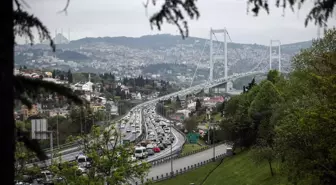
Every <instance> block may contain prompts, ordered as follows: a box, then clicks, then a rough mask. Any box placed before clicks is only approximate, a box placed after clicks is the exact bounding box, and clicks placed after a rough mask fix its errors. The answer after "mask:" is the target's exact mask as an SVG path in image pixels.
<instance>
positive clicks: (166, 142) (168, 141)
mask: <svg viewBox="0 0 336 185" xmlns="http://www.w3.org/2000/svg"><path fill="white" fill-rule="evenodd" d="M163 143H164V144H166V145H171V143H172V142H171V141H170V140H167V139H166V140H164V141H163Z"/></svg>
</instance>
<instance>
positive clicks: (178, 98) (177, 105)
mask: <svg viewBox="0 0 336 185" xmlns="http://www.w3.org/2000/svg"><path fill="white" fill-rule="evenodd" d="M176 107H177V108H180V107H181V100H180V97H179V96H176Z"/></svg>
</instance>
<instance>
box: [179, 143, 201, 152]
mask: <svg viewBox="0 0 336 185" xmlns="http://www.w3.org/2000/svg"><path fill="white" fill-rule="evenodd" d="M201 148H202V146H200V145H199V144H185V145H184V146H183V149H182V154H184V153H189V152H192V151H195V150H198V149H201Z"/></svg>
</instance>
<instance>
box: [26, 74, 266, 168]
mask: <svg viewBox="0 0 336 185" xmlns="http://www.w3.org/2000/svg"><path fill="white" fill-rule="evenodd" d="M257 73H263V72H260V71H255V72H247V73H242V74H235V75H232V76H229V77H228V78H226V79H225V78H221V79H217V80H214V81H213V82H207V83H204V84H199V85H196V86H193V87H190V88H186V89H184V90H181V91H178V92H175V93H172V94H169V95H165V96H162V97H159V98H155V99H153V100H150V101H147V102H144V103H142V104H139V105H137V106H136V107H134V108H132V110H131V111H132V112H134V111H136V110H141V109H143V108H145V107H148V106H150V105H155V104H156V103H157V102H158V101H159V100H164V99H168V98H170V97H175V96H177V95H179V96H182V95H186V94H189V93H192V92H195V91H199V90H201V89H204V88H209V87H214V86H216V85H219V84H221V83H224V82H227V81H232V80H234V79H237V78H240V77H243V76H248V75H251V74H257ZM136 114H140V116H139V118H140V119H141V118H142V116H141V111H139V113H133V114H132V115H129V118H130V119H129V121H128V123H127V125H126V126H127V127H125V128H129V127H130V123H131V121H130V120H132V118H134V117H136V116H135V115H136ZM126 117H127V116H126ZM140 121H141V120H140ZM140 123H141V122H140ZM141 130H142V129H141ZM140 134H141V133H139V134H136V137H138V136H139V135H140ZM132 136H133V137H132ZM126 138H127V139H128V138H130V140H134V135H132V132H131V133H129V134H126V136H125V139H126ZM177 144H180V143H177ZM176 146H178V145H173V148H174V147H175V148H176ZM78 149H79V148H78V147H73V148H70V149H66V150H62V151H61V152H60V153H63V156H62V161H71V160H74V159H75V157H76V156H77V155H78V154H79V153H80V151H78ZM70 151H73V152H70ZM69 152H70V153H69ZM167 155H168V154H167ZM160 156H161V155H160ZM163 156H164V155H163V154H162V157H163ZM37 164H38V165H41V164H42V165H43V164H47V165H48V164H50V160H47V161H45V163H43V162H38V163H37ZM28 165H32V164H28ZM43 166H44V165H43Z"/></svg>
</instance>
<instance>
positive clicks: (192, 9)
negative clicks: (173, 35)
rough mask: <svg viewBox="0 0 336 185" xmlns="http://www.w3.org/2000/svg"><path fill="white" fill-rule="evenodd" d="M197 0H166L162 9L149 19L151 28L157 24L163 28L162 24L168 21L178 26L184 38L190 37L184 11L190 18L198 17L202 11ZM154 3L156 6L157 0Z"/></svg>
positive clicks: (159, 27)
mask: <svg viewBox="0 0 336 185" xmlns="http://www.w3.org/2000/svg"><path fill="white" fill-rule="evenodd" d="M196 1H197V0H165V2H164V4H163V5H162V8H161V10H160V11H159V12H157V13H155V14H154V15H153V16H152V17H151V18H150V20H149V21H150V23H151V28H152V29H153V26H156V27H157V28H158V29H159V30H161V25H162V24H163V22H164V21H166V22H167V23H169V24H175V25H176V26H177V27H178V29H179V31H180V33H181V35H182V38H185V37H188V35H189V29H188V23H187V21H185V17H184V15H183V13H182V11H183V10H184V11H186V12H187V14H188V16H189V18H190V19H194V18H196V19H198V18H199V16H200V13H199V11H198V8H197V7H196V3H195V2H196ZM152 3H153V5H154V6H155V4H156V1H155V0H154V1H153V2H152Z"/></svg>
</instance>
